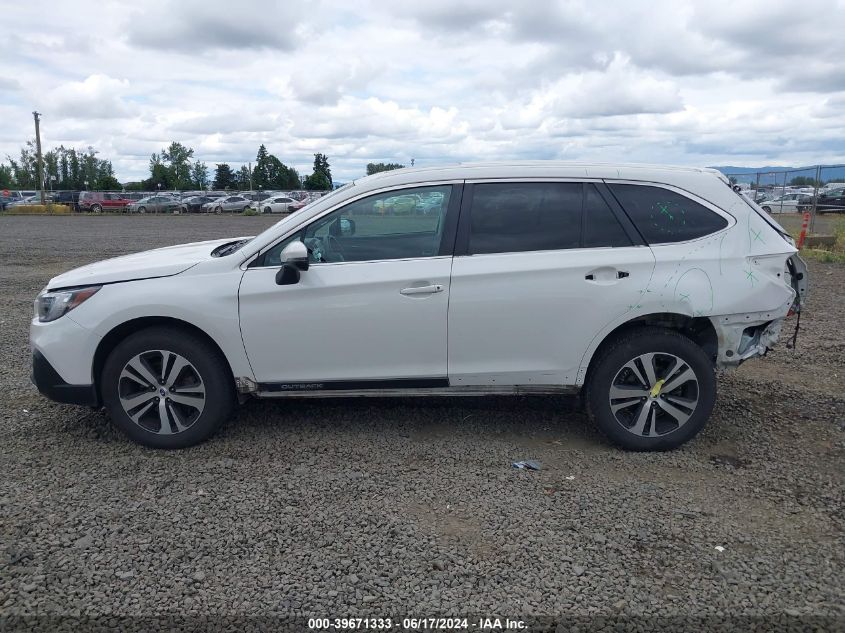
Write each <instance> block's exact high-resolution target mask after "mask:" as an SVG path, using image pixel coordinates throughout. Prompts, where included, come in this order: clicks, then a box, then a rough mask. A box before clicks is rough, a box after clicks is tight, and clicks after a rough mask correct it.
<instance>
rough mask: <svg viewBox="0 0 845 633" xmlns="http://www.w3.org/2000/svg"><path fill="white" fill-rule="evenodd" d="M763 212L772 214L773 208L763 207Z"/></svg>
mask: <svg viewBox="0 0 845 633" xmlns="http://www.w3.org/2000/svg"><path fill="white" fill-rule="evenodd" d="M763 211H765V212H766V213H771V212H772V208H771V207H768V206H764V207H763Z"/></svg>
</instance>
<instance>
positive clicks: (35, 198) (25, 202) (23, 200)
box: [6, 195, 41, 209]
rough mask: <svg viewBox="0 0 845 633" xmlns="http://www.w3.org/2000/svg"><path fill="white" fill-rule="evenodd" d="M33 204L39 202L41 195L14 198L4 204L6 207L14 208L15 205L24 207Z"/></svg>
mask: <svg viewBox="0 0 845 633" xmlns="http://www.w3.org/2000/svg"><path fill="white" fill-rule="evenodd" d="M33 204H41V196H40V195H39V196H27V197H26V198H20V199H18V200H14V201H12V202H10V203H9V204H7V205H6V208H7V209H15V208H17V207H26V206H29V205H33Z"/></svg>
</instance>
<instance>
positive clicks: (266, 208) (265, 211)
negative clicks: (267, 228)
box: [264, 207, 273, 213]
mask: <svg viewBox="0 0 845 633" xmlns="http://www.w3.org/2000/svg"><path fill="white" fill-rule="evenodd" d="M264 213H273V209H271V208H270V207H264Z"/></svg>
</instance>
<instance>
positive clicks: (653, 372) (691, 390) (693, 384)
mask: <svg viewBox="0 0 845 633" xmlns="http://www.w3.org/2000/svg"><path fill="white" fill-rule="evenodd" d="M698 398H699V387H698V378H697V377H696V375H695V372H694V371H693V369H692V367H690V365H689V364H688V363H686V362H685V361H684V360H683V359H682V358H680V357H678V356H675V355H674V354H666V353H661V352H655V353H648V354H641V355H640V356H637V357H636V358H633V359H632V360H630V361H628V362H627V363H625V364H624V365H623V366H622V367H621V368H620V369H619V371H618V372H616V376H615V377H614V378H613V382H612V383H611V386H610V395H609V399H610V410H611V412H612V413H613V415H614V417H615V418H616V421H617V422H618V423H619V424H621V425H622V427H623V428H625V429H626V430H627V431H628V432H629V433H633V434H634V435H639V436H645V437H659V436H661V435H666V434H668V433H672V432H673V431H676V430H678V429H679V428H680V427H682V426H683V425H684V424H686V423H687V421H688V420H689V419H690V418H691V417H692V415H693V413H695V410H696V407H697V406H698Z"/></svg>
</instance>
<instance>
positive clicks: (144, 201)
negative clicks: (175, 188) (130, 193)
mask: <svg viewBox="0 0 845 633" xmlns="http://www.w3.org/2000/svg"><path fill="white" fill-rule="evenodd" d="M179 206H180V202H179V199H178V198H174V197H172V196H169V195H155V196H149V197H148V198H141V199H140V200H136V201H135V202H133V203H131V204H130V205H129V206H127V207H126V210H127V211H129V212H131V213H179Z"/></svg>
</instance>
